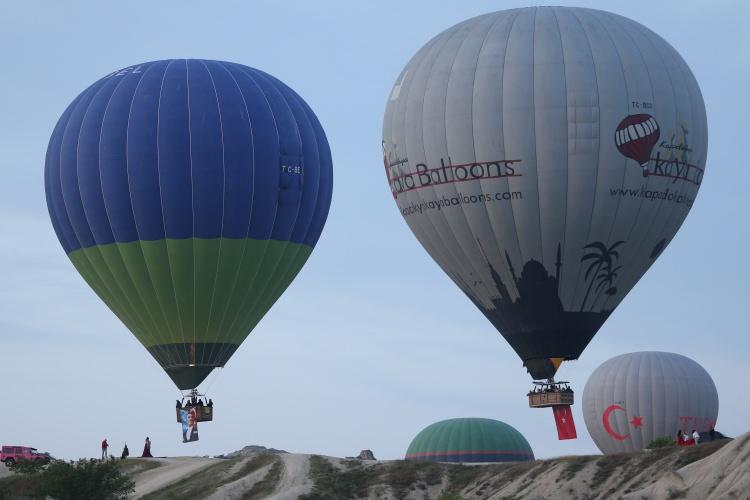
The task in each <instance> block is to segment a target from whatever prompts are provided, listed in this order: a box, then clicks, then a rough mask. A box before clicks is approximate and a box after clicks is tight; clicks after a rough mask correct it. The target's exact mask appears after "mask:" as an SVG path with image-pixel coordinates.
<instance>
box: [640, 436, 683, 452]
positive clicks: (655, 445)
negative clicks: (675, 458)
mask: <svg viewBox="0 0 750 500" xmlns="http://www.w3.org/2000/svg"><path fill="white" fill-rule="evenodd" d="M676 444H677V443H676V442H675V440H674V439H672V438H671V437H669V436H661V437H658V438H656V439H654V440H653V441H651V442H650V443H649V444H648V446H646V449H647V450H657V449H659V448H668V447H670V446H674V445H676Z"/></svg>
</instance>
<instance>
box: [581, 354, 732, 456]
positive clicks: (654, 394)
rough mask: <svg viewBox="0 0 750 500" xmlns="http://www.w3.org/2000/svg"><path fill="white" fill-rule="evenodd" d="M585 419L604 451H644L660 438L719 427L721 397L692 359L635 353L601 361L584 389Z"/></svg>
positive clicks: (707, 375) (704, 371) (703, 370)
mask: <svg viewBox="0 0 750 500" xmlns="http://www.w3.org/2000/svg"><path fill="white" fill-rule="evenodd" d="M582 404H583V419H584V421H585V422H586V428H587V429H588V431H589V434H590V435H591V438H592V439H593V440H594V443H596V446H597V447H598V448H599V449H600V450H601V451H602V453H604V454H612V453H624V452H634V451H640V450H642V449H644V448H645V447H646V446H648V445H649V443H651V442H652V441H653V440H655V439H657V438H659V437H670V438H673V439H674V438H675V437H676V434H677V432H678V431H682V432H683V433H686V434H691V433H692V432H693V431H694V430H695V431H698V432H707V431H710V430H711V429H713V428H714V425H715V424H716V419H717V417H718V415H719V396H718V393H717V392H716V386H715V385H714V382H713V380H712V379H711V376H710V375H709V374H708V372H707V371H706V370H705V369H704V368H703V367H702V366H701V365H699V364H698V363H696V362H695V361H693V360H692V359H690V358H688V357H685V356H682V355H680V354H674V353H669V352H633V353H628V354H623V355H620V356H616V357H614V358H612V359H610V360H608V361H605V362H604V363H602V364H601V365H600V366H599V367H598V368H597V369H596V370H594V372H593V373H592V374H591V377H590V378H589V380H588V382H587V383H586V387H585V388H584V391H583V403H582Z"/></svg>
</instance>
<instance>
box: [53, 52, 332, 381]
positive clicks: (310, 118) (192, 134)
mask: <svg viewBox="0 0 750 500" xmlns="http://www.w3.org/2000/svg"><path fill="white" fill-rule="evenodd" d="M45 189H46V194H47V206H48V208H49V213H50V217H51V219H52V224H53V226H54V228H55V232H56V233H57V237H58V239H59V240H60V243H61V244H62V246H63V249H64V250H65V253H66V254H68V257H70V260H71V261H72V262H73V264H74V265H75V267H76V269H77V270H78V271H79V272H80V273H81V275H82V276H83V278H84V279H85V280H86V282H87V283H88V284H89V285H90V286H91V287H92V288H93V289H94V291H95V292H96V293H97V295H99V297H101V299H102V300H103V301H104V302H105V303H106V304H107V305H108V306H109V307H110V309H112V311H113V312H114V313H115V314H116V315H117V316H118V317H119V318H120V319H121V320H122V322H123V323H125V325H126V326H127V327H128V328H129V329H130V331H132V332H133V334H134V335H135V336H136V337H137V338H138V340H139V341H140V342H141V343H142V344H143V345H144V346H145V347H146V349H148V351H149V352H150V353H151V355H152V356H153V357H154V358H156V360H157V361H158V362H159V364H160V365H161V366H162V367H163V368H164V370H165V371H166V372H167V373H168V374H169V376H170V377H171V378H172V380H173V381H174V382H175V384H176V385H177V386H178V387H179V388H180V389H191V388H195V387H196V386H197V385H198V384H199V383H200V382H201V381H202V380H203V379H205V377H206V376H207V375H208V374H209V373H210V372H211V370H213V369H214V368H216V367H220V366H224V364H225V363H226V362H227V360H228V359H229V357H230V356H231V355H232V354H233V353H234V351H235V350H236V349H237V347H238V346H239V345H240V343H242V341H243V340H244V339H245V337H247V335H248V333H249V332H250V331H251V330H252V329H253V327H254V326H255V325H256V324H257V323H258V321H260V319H261V318H262V317H263V315H264V314H265V313H266V312H267V311H268V310H269V308H270V307H271V306H272V305H273V303H274V302H275V301H276V299H278V298H279V296H280V295H281V294H282V293H283V292H284V290H285V289H286V288H287V286H289V284H290V283H291V281H292V280H293V279H294V277H295V275H296V274H297V273H298V272H299V270H300V269H301V267H302V266H303V264H304V263H305V261H306V260H307V258H308V257H309V255H310V253H311V251H312V249H313V247H314V246H315V243H316V242H317V241H318V238H319V236H320V233H321V231H322V229H323V225H324V224H325V220H326V217H327V214H328V208H329V206H330V202H331V190H332V166H331V155H330V151H329V148H328V143H327V141H326V136H325V133H324V132H323V129H322V127H321V126H320V123H319V122H318V120H317V118H316V117H315V114H314V113H313V112H312V110H311V109H310V107H309V106H308V105H307V104H306V103H305V101H303V100H302V98H301V97H300V96H298V95H297V94H296V93H295V92H294V91H293V90H291V89H290V88H289V87H287V86H286V85H285V84H283V83H282V82H280V81H279V80H277V79H276V78H274V77H272V76H270V75H268V74H267V73H264V72H262V71H259V70H256V69H253V68H249V67H246V66H242V65H239V64H233V63H227V62H220V61H203V60H167V61H155V62H149V63H144V64H140V65H137V66H130V67H127V68H124V69H122V70H119V71H115V72H114V73H111V74H109V75H107V76H105V77H104V78H102V79H101V80H99V81H97V82H96V83H94V84H93V85H91V86H90V87H89V88H88V89H86V90H84V91H83V92H82V93H81V94H80V95H79V96H78V97H77V98H76V99H75V100H74V101H73V102H72V103H71V104H70V106H68V108H67V109H66V110H65V112H64V113H63V115H62V117H61V118H60V120H59V121H58V123H57V126H56V127H55V129H54V132H53V133H52V137H51V139H50V142H49V147H48V149H47V160H46V168H45Z"/></svg>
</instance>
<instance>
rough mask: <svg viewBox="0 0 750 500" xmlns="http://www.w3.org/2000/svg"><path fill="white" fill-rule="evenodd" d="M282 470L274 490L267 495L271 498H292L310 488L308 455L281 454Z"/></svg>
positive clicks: (311, 485)
mask: <svg viewBox="0 0 750 500" xmlns="http://www.w3.org/2000/svg"><path fill="white" fill-rule="evenodd" d="M279 458H281V459H282V460H283V461H284V472H283V473H282V474H281V479H280V480H279V485H278V486H277V487H276V492H275V493H274V494H273V495H271V496H269V497H268V499H269V500H271V499H273V500H287V499H289V500H292V499H296V498H297V497H299V496H300V495H304V494H305V493H309V492H310V490H312V487H313V482H312V481H311V480H310V478H309V477H308V475H309V471H310V460H309V459H310V455H298V454H292V453H288V454H282V455H279Z"/></svg>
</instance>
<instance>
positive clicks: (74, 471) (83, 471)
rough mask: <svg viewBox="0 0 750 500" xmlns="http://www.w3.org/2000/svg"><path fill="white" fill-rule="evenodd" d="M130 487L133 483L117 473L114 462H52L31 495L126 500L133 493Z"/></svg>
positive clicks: (57, 497) (67, 498) (132, 487)
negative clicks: (122, 499) (121, 499)
mask: <svg viewBox="0 0 750 500" xmlns="http://www.w3.org/2000/svg"><path fill="white" fill-rule="evenodd" d="M134 486H135V483H134V482H133V481H132V480H131V479H130V478H129V477H128V476H125V475H123V474H122V473H121V472H120V470H119V468H118V467H117V464H116V463H115V461H114V460H108V461H106V462H101V461H99V460H94V459H90V460H86V459H81V460H79V461H78V462H65V461H62V460H56V461H54V462H52V463H50V464H49V466H48V467H47V469H46V470H45V471H44V472H42V473H41V474H39V477H38V481H37V484H36V487H35V491H34V492H33V493H34V494H35V495H39V496H42V497H48V496H49V497H53V498H56V499H57V500H75V499H80V498H87V499H91V500H111V499H120V498H126V497H127V496H128V495H129V494H130V493H133V491H135V490H134Z"/></svg>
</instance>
